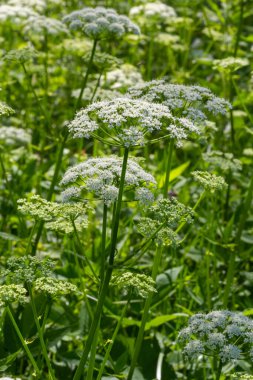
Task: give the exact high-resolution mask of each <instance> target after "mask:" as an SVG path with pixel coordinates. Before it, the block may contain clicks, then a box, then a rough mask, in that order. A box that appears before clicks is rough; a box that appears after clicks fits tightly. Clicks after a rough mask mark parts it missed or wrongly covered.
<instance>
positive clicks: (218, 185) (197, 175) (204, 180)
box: [191, 170, 227, 193]
mask: <svg viewBox="0 0 253 380" xmlns="http://www.w3.org/2000/svg"><path fill="white" fill-rule="evenodd" d="M191 174H192V176H193V178H194V180H195V181H196V182H198V183H199V184H200V185H201V186H203V187H204V189H205V190H206V191H207V192H210V193H215V192H216V191H222V190H224V189H226V187H227V184H226V182H225V180H224V178H223V177H221V176H217V175H215V174H211V173H209V172H206V171H199V170H198V171H194V172H192V173H191Z"/></svg>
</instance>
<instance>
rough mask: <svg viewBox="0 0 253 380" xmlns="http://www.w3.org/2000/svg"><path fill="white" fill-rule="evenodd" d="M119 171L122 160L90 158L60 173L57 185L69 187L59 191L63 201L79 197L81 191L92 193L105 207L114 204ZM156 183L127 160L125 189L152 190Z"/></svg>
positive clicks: (116, 158) (134, 162) (116, 195)
mask: <svg viewBox="0 0 253 380" xmlns="http://www.w3.org/2000/svg"><path fill="white" fill-rule="evenodd" d="M121 170H122V159H121V158H119V157H104V158H90V159H88V160H87V161H85V162H82V163H81V164H78V165H76V166H73V167H72V168H70V169H68V170H67V172H66V173H65V174H64V176H63V179H62V181H61V185H63V186H69V185H70V187H67V189H66V190H65V191H63V193H62V196H63V199H64V200H68V199H71V198H72V199H74V198H78V197H80V196H81V194H82V192H83V191H88V192H93V193H94V194H95V195H96V196H98V197H99V198H100V199H102V200H103V202H104V203H105V204H107V205H109V204H110V203H112V202H114V201H116V199H117V198H118V192H119V183H120V177H121ZM155 184H156V181H155V179H154V178H153V176H152V175H151V174H149V173H147V172H145V171H144V170H143V169H142V168H141V166H140V165H139V164H138V163H137V162H136V161H134V160H132V159H129V160H128V166H127V171H126V176H125V188H126V189H128V190H137V189H138V188H140V187H141V188H143V187H146V188H147V190H148V189H149V187H152V185H153V186H154V185H155Z"/></svg>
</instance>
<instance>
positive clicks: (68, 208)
mask: <svg viewBox="0 0 253 380" xmlns="http://www.w3.org/2000/svg"><path fill="white" fill-rule="evenodd" d="M17 203H18V210H19V211H20V212H21V213H22V214H25V215H30V216H32V217H33V218H34V219H36V220H43V221H45V222H46V224H47V227H48V228H49V229H51V230H53V231H59V232H65V233H67V234H68V233H71V232H73V231H74V225H75V228H76V229H77V230H78V231H80V230H82V229H84V228H87V226H88V220H87V209H88V206H87V205H86V204H84V203H82V202H77V203H57V202H49V201H47V200H46V199H43V198H41V197H40V196H39V195H33V196H32V197H31V198H30V199H28V200H27V199H19V200H18V201H17Z"/></svg>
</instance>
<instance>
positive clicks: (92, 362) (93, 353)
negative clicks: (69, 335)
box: [85, 321, 100, 380]
mask: <svg viewBox="0 0 253 380" xmlns="http://www.w3.org/2000/svg"><path fill="white" fill-rule="evenodd" d="M99 326H100V321H99V324H98V327H99ZM98 333H99V328H97V331H96V333H95V336H94V339H93V342H92V346H91V351H90V360H89V367H88V371H87V376H86V379H85V380H93V372H94V367H95V360H96V351H97V342H98Z"/></svg>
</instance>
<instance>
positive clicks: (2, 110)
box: [0, 102, 14, 116]
mask: <svg viewBox="0 0 253 380" xmlns="http://www.w3.org/2000/svg"><path fill="white" fill-rule="evenodd" d="M12 113H14V110H13V109H12V108H11V107H9V106H8V105H7V104H6V103H4V102H0V116H3V115H10V114H12Z"/></svg>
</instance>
